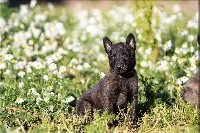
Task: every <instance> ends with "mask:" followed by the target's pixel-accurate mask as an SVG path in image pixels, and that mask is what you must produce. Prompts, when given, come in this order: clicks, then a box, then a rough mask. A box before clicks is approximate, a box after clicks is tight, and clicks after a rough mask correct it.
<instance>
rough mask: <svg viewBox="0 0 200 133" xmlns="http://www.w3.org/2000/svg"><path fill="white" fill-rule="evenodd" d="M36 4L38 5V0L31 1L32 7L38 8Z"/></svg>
mask: <svg viewBox="0 0 200 133" xmlns="http://www.w3.org/2000/svg"><path fill="white" fill-rule="evenodd" d="M36 4H37V0H31V2H30V7H31V8H34V7H35V6H36Z"/></svg>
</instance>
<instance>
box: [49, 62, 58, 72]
mask: <svg viewBox="0 0 200 133" xmlns="http://www.w3.org/2000/svg"><path fill="white" fill-rule="evenodd" d="M55 69H57V65H56V64H55V63H51V64H50V65H49V70H50V71H53V70H55Z"/></svg>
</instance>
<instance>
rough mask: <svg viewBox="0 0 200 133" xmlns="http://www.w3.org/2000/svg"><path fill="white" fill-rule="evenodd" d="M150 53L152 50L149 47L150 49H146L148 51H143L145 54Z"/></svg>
mask: <svg viewBox="0 0 200 133" xmlns="http://www.w3.org/2000/svg"><path fill="white" fill-rule="evenodd" d="M151 51H152V48H151V47H150V48H148V49H146V50H145V54H147V55H150V54H151Z"/></svg>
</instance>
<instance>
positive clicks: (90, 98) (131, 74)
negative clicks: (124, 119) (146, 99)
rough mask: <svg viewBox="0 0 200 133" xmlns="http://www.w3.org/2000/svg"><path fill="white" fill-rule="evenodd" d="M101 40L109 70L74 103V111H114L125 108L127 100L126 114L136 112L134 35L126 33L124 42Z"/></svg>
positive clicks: (133, 115) (136, 91) (132, 114)
mask: <svg viewBox="0 0 200 133" xmlns="http://www.w3.org/2000/svg"><path fill="white" fill-rule="evenodd" d="M103 44H104V47H105V51H106V53H107V54H108V58H109V65H110V72H109V73H108V74H106V76H105V77H104V78H103V79H101V80H100V82H98V83H97V84H96V85H95V86H94V87H93V88H92V89H90V90H88V91H87V92H86V93H85V94H83V95H82V97H81V98H80V99H79V101H78V102H77V104H76V113H77V114H78V115H82V114H85V112H86V110H88V111H89V112H90V113H93V111H94V110H101V111H107V112H108V113H114V114H117V113H118V111H119V109H125V110H127V105H128V103H130V105H131V109H130V113H129V114H130V118H131V120H134V118H135V116H136V106H137V95H138V77H137V72H136V70H135V68H134V67H135V64H136V61H135V49H136V45H135V37H134V35H133V34H132V33H130V34H129V35H128V37H127V39H126V42H120V43H116V44H114V45H113V43H112V42H111V41H110V40H109V39H108V37H104V39H103Z"/></svg>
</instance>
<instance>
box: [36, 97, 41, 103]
mask: <svg viewBox="0 0 200 133" xmlns="http://www.w3.org/2000/svg"><path fill="white" fill-rule="evenodd" d="M40 101H42V98H41V97H37V98H36V104H37V105H38V104H39V103H40Z"/></svg>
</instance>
